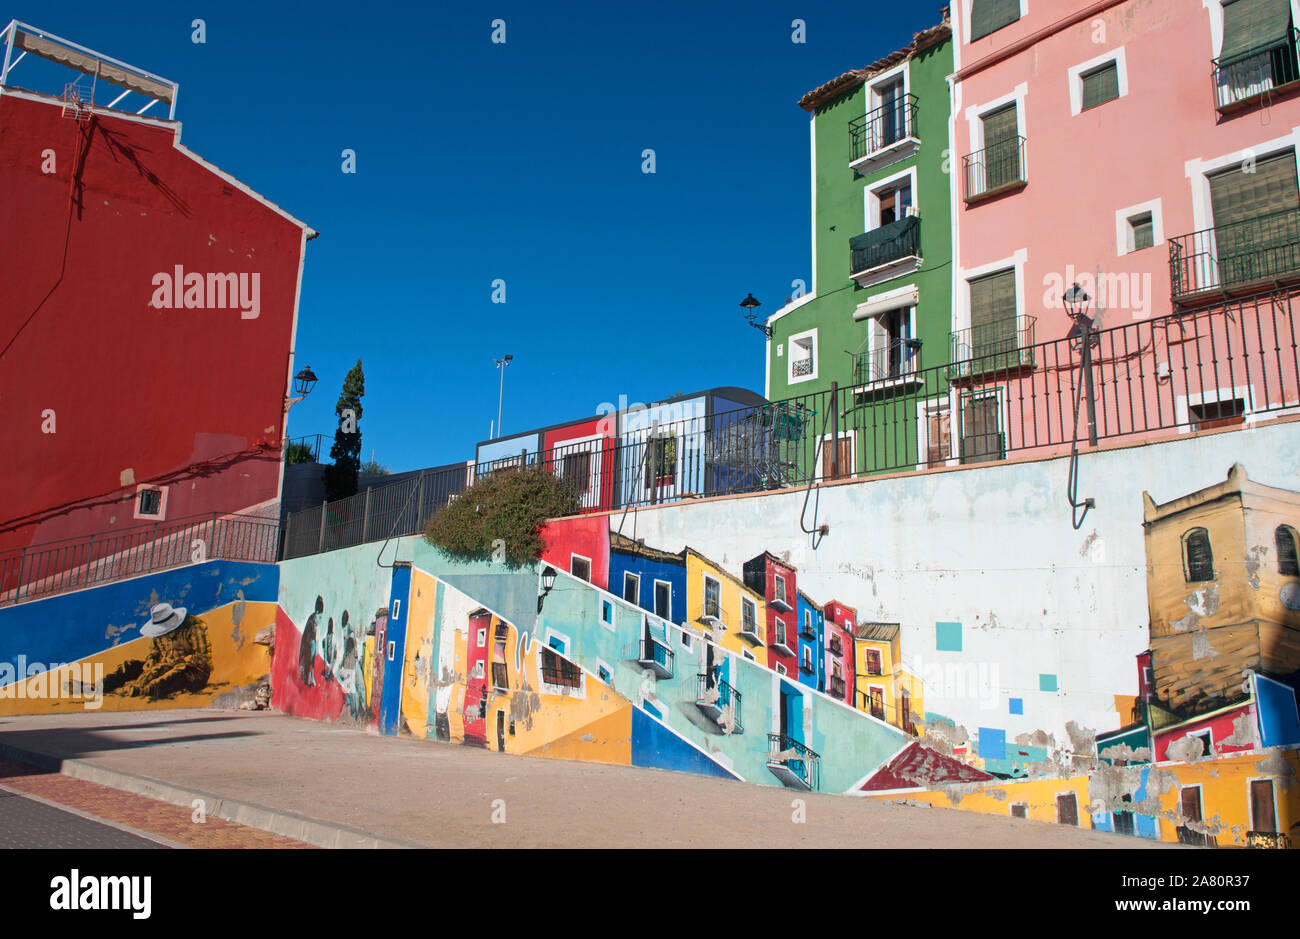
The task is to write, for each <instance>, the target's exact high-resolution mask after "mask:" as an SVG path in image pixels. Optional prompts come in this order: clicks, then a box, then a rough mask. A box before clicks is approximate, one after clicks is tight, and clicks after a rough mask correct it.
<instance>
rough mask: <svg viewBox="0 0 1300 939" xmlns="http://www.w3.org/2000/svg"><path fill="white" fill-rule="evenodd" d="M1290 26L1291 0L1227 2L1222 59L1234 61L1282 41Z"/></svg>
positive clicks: (1234, 0)
mask: <svg viewBox="0 0 1300 939" xmlns="http://www.w3.org/2000/svg"><path fill="white" fill-rule="evenodd" d="M1290 29H1291V3H1290V0H1232V2H1231V3H1225V4H1224V5H1223V47H1222V48H1221V49H1220V50H1219V63H1220V64H1223V63H1225V62H1231V61H1232V60H1233V59H1238V58H1241V57H1243V56H1246V55H1249V54H1250V53H1251V52H1255V51H1258V50H1259V49H1261V48H1263V47H1265V46H1269V45H1272V44H1273V43H1276V42H1280V41H1282V40H1283V39H1285V38H1286V37H1287V35H1288V33H1289V31H1290Z"/></svg>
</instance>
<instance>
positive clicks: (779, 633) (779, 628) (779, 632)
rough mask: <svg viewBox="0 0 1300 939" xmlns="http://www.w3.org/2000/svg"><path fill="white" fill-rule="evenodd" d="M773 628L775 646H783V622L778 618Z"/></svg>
mask: <svg viewBox="0 0 1300 939" xmlns="http://www.w3.org/2000/svg"><path fill="white" fill-rule="evenodd" d="M775 628H776V644H777V645H778V646H783V645H785V620H783V619H781V618H780V617H778V618H777V619H776V620H775Z"/></svg>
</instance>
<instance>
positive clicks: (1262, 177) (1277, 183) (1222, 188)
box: [1210, 0, 1300, 249]
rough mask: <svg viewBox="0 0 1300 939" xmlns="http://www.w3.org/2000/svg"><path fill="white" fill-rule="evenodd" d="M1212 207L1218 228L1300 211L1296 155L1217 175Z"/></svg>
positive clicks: (1289, 153) (1213, 182) (1288, 153)
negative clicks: (1244, 170) (1252, 169)
mask: <svg viewBox="0 0 1300 939" xmlns="http://www.w3.org/2000/svg"><path fill="white" fill-rule="evenodd" d="M1237 2H1238V3H1240V2H1242V0H1237ZM1210 207H1211V211H1213V213H1214V227H1215V228H1222V227H1224V226H1226V225H1232V224H1234V223H1237V222H1245V221H1252V220H1256V219H1259V218H1260V217H1261V216H1264V215H1271V214H1273V213H1276V212H1284V211H1287V210H1295V209H1300V186H1297V183H1296V163H1295V151H1294V150H1287V151H1286V152H1284V153H1279V154H1277V155H1276V156H1271V157H1267V158H1265V159H1262V160H1259V161H1257V162H1256V163H1255V166H1254V172H1249V173H1248V172H1243V170H1242V167H1240V166H1233V167H1232V169H1229V170H1225V171H1223V172H1222V173H1216V174H1214V175H1213V176H1211V177H1210ZM1222 247H1224V246H1220V248H1221V249H1222Z"/></svg>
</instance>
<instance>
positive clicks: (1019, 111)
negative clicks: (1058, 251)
mask: <svg viewBox="0 0 1300 939" xmlns="http://www.w3.org/2000/svg"><path fill="white" fill-rule="evenodd" d="M1023 2H1024V0H1021V3H1023ZM1028 94H1029V83H1028V82H1021V83H1020V84H1019V85H1016V87H1015V88H1014V89H1013V90H1012V91H1011V92H1010V94H1005V95H1003V96H1002V97H1000V98H993V99H991V100H989V101H985V102H982V103H981V104H972V105H971V106H970V107H968V108H967V109H966V112H965V114H966V130H967V131H968V133H969V134H970V150H968V151H967V152H968V153H976V152H977V151H980V150H983V149H984V118H985V117H986V116H987V115H989V114H992V113H993V112H994V111H1000V110H1001V109H1002V108H1005V107H1006V106H1007V105H1008V104H1012V103H1014V104H1015V106H1016V133H1017V134H1018V135H1019V136H1021V137H1023V138H1024V139H1025V141H1026V143H1025V147H1024V153H1023V154H1022V156H1021V160H1020V174H1021V175H1022V176H1023V177H1024V178H1025V179H1028V178H1029V143H1028V140H1029V134H1028V133H1027V131H1026V126H1025V124H1026V121H1027V120H1028V117H1027V115H1026V111H1025V98H1026V97H1027V96H1028Z"/></svg>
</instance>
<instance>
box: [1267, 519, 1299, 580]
mask: <svg viewBox="0 0 1300 939" xmlns="http://www.w3.org/2000/svg"><path fill="white" fill-rule="evenodd" d="M1273 540H1274V542H1276V543H1277V572H1278V573H1279V574H1281V575H1282V576H1283V577H1300V561H1298V560H1297V558H1296V542H1297V539H1296V531H1295V529H1294V528H1292V527H1291V526H1290V525H1279V526H1277V530H1276V531H1275V532H1273Z"/></svg>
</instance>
